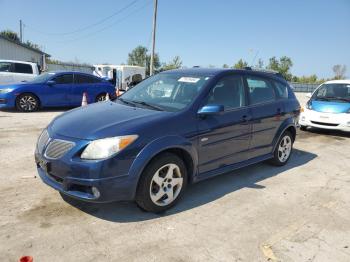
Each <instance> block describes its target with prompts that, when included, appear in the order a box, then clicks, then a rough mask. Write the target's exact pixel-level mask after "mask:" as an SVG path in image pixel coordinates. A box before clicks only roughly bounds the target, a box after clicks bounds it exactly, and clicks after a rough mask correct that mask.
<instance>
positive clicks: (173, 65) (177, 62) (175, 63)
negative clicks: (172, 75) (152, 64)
mask: <svg viewBox="0 0 350 262" xmlns="http://www.w3.org/2000/svg"><path fill="white" fill-rule="evenodd" d="M180 67H182V61H181V58H180V57H179V56H175V57H174V58H173V60H171V61H170V62H169V63H168V64H166V63H165V64H163V66H162V68H161V69H160V71H166V70H172V69H178V68H180Z"/></svg>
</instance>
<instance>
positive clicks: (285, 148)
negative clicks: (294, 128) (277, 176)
mask: <svg viewBox="0 0 350 262" xmlns="http://www.w3.org/2000/svg"><path fill="white" fill-rule="evenodd" d="M291 151H292V140H291V138H290V137H289V136H284V137H283V138H282V139H281V142H280V144H279V146H278V159H279V160H280V161H281V162H286V161H287V160H288V158H289V155H290V152H291Z"/></svg>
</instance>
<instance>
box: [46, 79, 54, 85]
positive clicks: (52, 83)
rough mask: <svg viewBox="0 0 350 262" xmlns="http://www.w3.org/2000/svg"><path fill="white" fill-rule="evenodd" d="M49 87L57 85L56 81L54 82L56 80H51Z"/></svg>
mask: <svg viewBox="0 0 350 262" xmlns="http://www.w3.org/2000/svg"><path fill="white" fill-rule="evenodd" d="M47 85H49V86H53V85H56V81H54V80H49V81H47Z"/></svg>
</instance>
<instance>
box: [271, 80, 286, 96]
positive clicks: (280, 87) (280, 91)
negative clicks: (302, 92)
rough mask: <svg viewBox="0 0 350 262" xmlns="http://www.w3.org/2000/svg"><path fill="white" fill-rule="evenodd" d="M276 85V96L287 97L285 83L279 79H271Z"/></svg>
mask: <svg viewBox="0 0 350 262" xmlns="http://www.w3.org/2000/svg"><path fill="white" fill-rule="evenodd" d="M273 83H274V84H275V87H276V91H277V97H278V98H280V99H282V98H288V87H287V84H284V83H281V82H279V81H273Z"/></svg>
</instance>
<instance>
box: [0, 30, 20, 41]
mask: <svg viewBox="0 0 350 262" xmlns="http://www.w3.org/2000/svg"><path fill="white" fill-rule="evenodd" d="M0 35H2V36H4V37H6V38H8V39H11V40H12V41H15V42H18V43H19V42H20V39H19V36H18V34H17V33H16V32H14V31H11V30H4V31H1V32H0Z"/></svg>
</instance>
